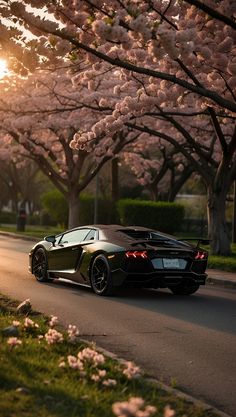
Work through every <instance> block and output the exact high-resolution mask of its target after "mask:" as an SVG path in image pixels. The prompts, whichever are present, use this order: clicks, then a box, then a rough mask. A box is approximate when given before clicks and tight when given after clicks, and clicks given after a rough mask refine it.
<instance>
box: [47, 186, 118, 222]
mask: <svg viewBox="0 0 236 417" xmlns="http://www.w3.org/2000/svg"><path fill="white" fill-rule="evenodd" d="M42 204H43V207H44V210H45V212H44V216H45V215H46V214H48V215H49V216H50V218H52V219H53V220H55V221H56V222H57V223H58V224H60V225H64V226H65V227H67V219H68V202H67V201H66V199H65V197H64V196H63V194H61V193H60V192H59V191H58V190H53V191H49V192H47V193H45V194H43V196H42ZM93 222H94V197H93V196H92V195H89V194H81V195H80V206H79V222H78V224H79V225H81V226H83V225H86V224H93ZM113 222H117V218H116V210H115V208H114V206H113V204H112V202H111V201H110V200H102V199H98V220H97V223H101V224H109V223H113Z"/></svg>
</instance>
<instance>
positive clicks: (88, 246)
mask: <svg viewBox="0 0 236 417" xmlns="http://www.w3.org/2000/svg"><path fill="white" fill-rule="evenodd" d="M196 241H197V243H196V244H195V245H194V244H192V243H189V242H188V241H185V240H178V239H177V238H175V237H173V236H169V235H166V234H164V233H161V232H158V231H157V230H153V229H148V228H144V227H140V226H129V227H124V226H121V225H90V226H82V227H78V228H75V229H72V230H67V231H65V232H63V233H60V234H58V235H55V236H54V235H51V236H47V237H45V238H44V240H42V241H41V242H38V243H37V244H36V245H34V246H33V248H32V249H31V251H30V253H29V271H30V272H31V273H32V274H33V275H34V276H35V277H36V279H37V280H38V281H40V282H45V281H49V280H53V279H55V278H64V279H68V280H71V281H74V282H76V283H79V284H81V285H85V286H89V287H91V288H92V289H93V291H94V292H95V293H96V294H98V295H112V294H113V293H114V292H115V290H116V289H117V288H118V287H120V286H125V287H129V286H133V287H144V288H169V289H170V290H171V291H172V293H173V294H177V295H190V294H193V293H195V292H196V291H197V290H198V288H199V286H200V285H204V284H205V281H206V277H207V274H206V272H205V271H206V267H207V258H208V253H207V251H205V250H204V249H202V248H201V247H200V246H199V245H200V244H205V243H207V242H206V241H204V240H202V239H196Z"/></svg>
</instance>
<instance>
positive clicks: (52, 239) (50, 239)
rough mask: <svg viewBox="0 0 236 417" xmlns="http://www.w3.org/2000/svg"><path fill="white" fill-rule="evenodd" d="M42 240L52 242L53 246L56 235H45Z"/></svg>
mask: <svg viewBox="0 0 236 417" xmlns="http://www.w3.org/2000/svg"><path fill="white" fill-rule="evenodd" d="M44 240H46V241H47V242H50V243H52V244H53V246H54V245H55V242H56V237H55V236H54V235H50V236H46V237H45V238H44Z"/></svg>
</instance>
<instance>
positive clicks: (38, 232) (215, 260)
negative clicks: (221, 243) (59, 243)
mask: <svg viewBox="0 0 236 417" xmlns="http://www.w3.org/2000/svg"><path fill="white" fill-rule="evenodd" d="M0 231H3V232H11V233H19V234H23V235H24V236H29V237H33V238H38V239H42V238H44V237H45V236H46V235H50V234H57V233H60V232H61V231H62V229H61V228H55V227H48V228H43V227H42V226H27V227H26V230H25V232H17V231H16V227H15V226H0ZM206 249H207V250H208V249H209V247H207V246H206ZM208 267H209V268H213V269H221V270H223V271H228V272H236V244H232V256H212V255H210V256H209V262H208Z"/></svg>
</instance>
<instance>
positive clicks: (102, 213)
mask: <svg viewBox="0 0 236 417" xmlns="http://www.w3.org/2000/svg"><path fill="white" fill-rule="evenodd" d="M94 207H95V200H94V196H92V195H89V194H81V196H80V211H79V222H80V224H81V225H85V224H93V223H94ZM97 214H98V216H97V217H98V218H97V223H100V224H109V223H115V222H117V221H118V220H117V213H116V207H114V205H113V203H112V202H111V200H102V199H101V198H99V199H98V213H97Z"/></svg>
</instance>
